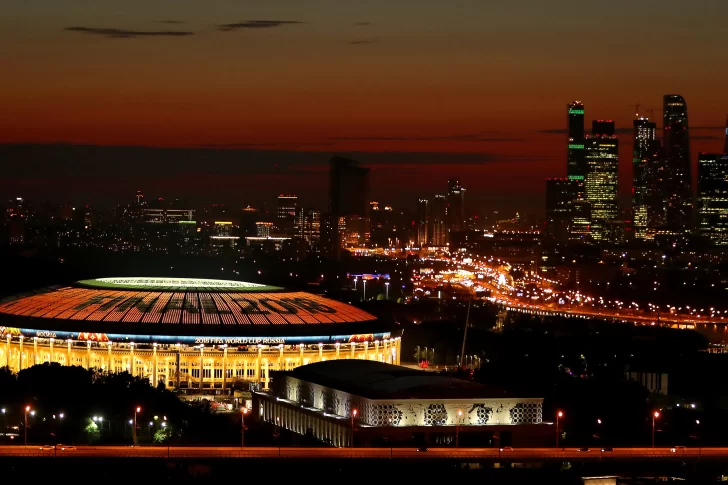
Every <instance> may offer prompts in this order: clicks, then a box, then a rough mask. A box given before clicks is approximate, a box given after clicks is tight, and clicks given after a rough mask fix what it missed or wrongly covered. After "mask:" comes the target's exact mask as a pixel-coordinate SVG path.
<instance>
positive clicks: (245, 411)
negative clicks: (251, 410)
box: [240, 408, 248, 448]
mask: <svg viewBox="0 0 728 485" xmlns="http://www.w3.org/2000/svg"><path fill="white" fill-rule="evenodd" d="M246 414H248V408H243V410H242V412H241V413H240V447H241V448H245V415H246Z"/></svg>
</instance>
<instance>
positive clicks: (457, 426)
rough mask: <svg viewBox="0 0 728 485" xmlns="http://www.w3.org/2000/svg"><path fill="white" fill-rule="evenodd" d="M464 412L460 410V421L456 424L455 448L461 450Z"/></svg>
mask: <svg viewBox="0 0 728 485" xmlns="http://www.w3.org/2000/svg"><path fill="white" fill-rule="evenodd" d="M462 415H463V412H462V411H461V410H459V409H458V420H457V421H456V422H455V448H460V418H461V417H462Z"/></svg>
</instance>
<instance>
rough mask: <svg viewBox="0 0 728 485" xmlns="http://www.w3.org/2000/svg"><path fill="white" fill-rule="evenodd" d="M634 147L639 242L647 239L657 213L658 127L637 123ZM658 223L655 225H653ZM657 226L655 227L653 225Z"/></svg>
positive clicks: (634, 209) (635, 222) (635, 219)
mask: <svg viewBox="0 0 728 485" xmlns="http://www.w3.org/2000/svg"><path fill="white" fill-rule="evenodd" d="M633 124H634V140H633V141H634V146H633V149H632V214H633V215H632V217H633V219H632V221H633V222H632V224H633V227H634V237H635V239H646V238H647V234H648V228H649V227H650V224H649V223H648V220H653V221H654V219H655V217H654V215H653V217H652V218H650V217H649V215H650V212H651V211H652V210H654V207H653V206H651V204H650V202H651V201H652V200H654V195H655V194H654V193H653V192H654V191H656V190H659V188H658V187H659V186H658V184H657V183H656V175H657V174H656V170H655V169H656V168H657V167H656V163H655V162H656V157H655V155H656V154H659V142H658V141H657V138H656V136H655V133H656V131H657V125H656V124H655V123H654V122H652V121H650V120H649V119H647V118H642V117H639V118H637V119H636V120H634V123H633ZM653 224H654V222H653ZM652 227H654V225H653V226H652Z"/></svg>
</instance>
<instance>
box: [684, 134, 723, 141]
mask: <svg viewBox="0 0 728 485" xmlns="http://www.w3.org/2000/svg"><path fill="white" fill-rule="evenodd" d="M690 139H691V140H722V139H723V137H721V136H713V135H698V136H695V135H692V136H691V137H690Z"/></svg>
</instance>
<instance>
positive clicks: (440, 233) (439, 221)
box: [430, 195, 447, 247]
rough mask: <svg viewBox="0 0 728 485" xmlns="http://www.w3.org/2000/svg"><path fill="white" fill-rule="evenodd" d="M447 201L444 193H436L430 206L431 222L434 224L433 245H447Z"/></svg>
mask: <svg viewBox="0 0 728 485" xmlns="http://www.w3.org/2000/svg"><path fill="white" fill-rule="evenodd" d="M446 206H447V202H446V201H445V196H444V195H436V196H435V197H434V198H433V199H432V207H431V208H430V222H431V224H432V242H431V243H432V245H433V246H437V247H443V246H445V245H447V229H446V227H445V213H446Z"/></svg>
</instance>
